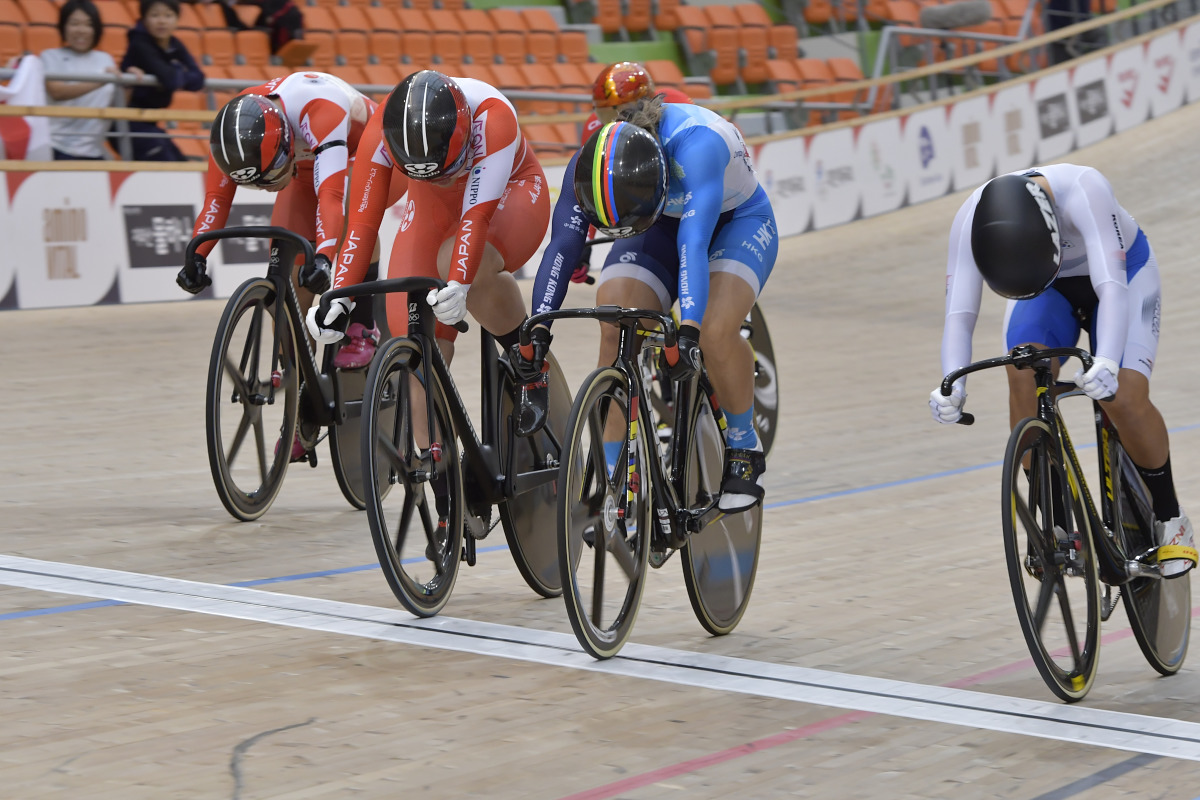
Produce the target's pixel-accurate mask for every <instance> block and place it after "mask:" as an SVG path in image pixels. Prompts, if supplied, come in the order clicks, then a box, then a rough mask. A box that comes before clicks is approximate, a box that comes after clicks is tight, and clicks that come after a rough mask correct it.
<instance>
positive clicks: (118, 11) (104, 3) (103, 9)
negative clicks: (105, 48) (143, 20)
mask: <svg viewBox="0 0 1200 800" xmlns="http://www.w3.org/2000/svg"><path fill="white" fill-rule="evenodd" d="M95 6H96V10H97V11H99V12H100V21H101V22H103V23H104V25H106V26H107V25H117V26H119V27H122V28H132V27H133V26H134V24H135V23H136V22H137V19H136V18H134V16H133V15H132V14H130V13H129V9H128V8H126V7H125V4H124V3H122V2H120V1H119V0H96V1H95Z"/></svg>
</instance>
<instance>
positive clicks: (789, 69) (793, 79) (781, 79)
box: [767, 58, 801, 94]
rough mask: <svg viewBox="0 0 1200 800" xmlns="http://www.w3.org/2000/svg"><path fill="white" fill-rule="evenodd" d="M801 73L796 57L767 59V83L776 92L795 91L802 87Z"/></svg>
mask: <svg viewBox="0 0 1200 800" xmlns="http://www.w3.org/2000/svg"><path fill="white" fill-rule="evenodd" d="M800 83H801V81H800V73H799V72H798V71H797V70H796V62H795V60H794V59H783V58H772V59H768V60H767V84H768V85H769V86H770V87H771V91H772V92H774V93H775V94H784V93H786V92H794V91H796V90H797V89H799V88H800Z"/></svg>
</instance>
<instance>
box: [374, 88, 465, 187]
mask: <svg viewBox="0 0 1200 800" xmlns="http://www.w3.org/2000/svg"><path fill="white" fill-rule="evenodd" d="M383 140H384V142H385V143H386V145H387V149H388V152H389V153H390V154H391V156H392V160H393V161H395V162H396V165H397V166H399V167H400V168H401V169H403V170H404V172H405V174H407V175H408V177H410V178H415V179H416V180H419V181H428V180H434V179H436V178H441V177H445V176H447V175H453V174H454V173H456V172H458V171H459V169H461V168H462V165H463V163H464V162H465V161H466V158H467V146H468V144H469V143H470V140H471V106H470V105H469V104H468V103H467V98H466V95H464V94H463V92H462V89H460V88H459V86H458V84H457V83H455V82H454V81H453V79H451V78H448V77H446V76H445V75H443V74H442V73H440V72H436V71H434V70H432V69H423V70H421V71H420V72H414V73H413V74H412V75H409V76H408V77H407V78H405V79H404V80H403V81H401V82H400V85H399V86H397V87H396V88H395V89H394V90H393V91H392V93H391V94H390V95H388V98H387V100H386V101H385V102H384V105H383Z"/></svg>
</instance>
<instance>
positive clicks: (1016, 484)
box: [1002, 418, 1100, 702]
mask: <svg viewBox="0 0 1200 800" xmlns="http://www.w3.org/2000/svg"><path fill="white" fill-rule="evenodd" d="M1081 485H1082V482H1081V480H1080V478H1079V475H1078V474H1077V473H1076V472H1075V469H1074V466H1073V465H1072V464H1071V463H1070V462H1069V461H1064V460H1063V458H1062V451H1061V449H1060V448H1059V446H1058V443H1057V442H1056V441H1055V439H1054V436H1053V435H1052V434H1051V432H1050V429H1049V427H1048V426H1047V425H1046V424H1045V423H1044V422H1041V421H1040V420H1037V419H1033V418H1029V419H1025V420H1023V421H1022V422H1020V423H1019V424H1018V425H1017V427H1016V428H1014V429H1013V432H1012V435H1011V437H1010V438H1009V441H1008V448H1007V450H1006V451H1005V454H1004V477H1003V481H1002V504H1003V526H1004V554H1005V557H1006V560H1007V562H1008V577H1009V582H1010V584H1011V586H1012V592H1013V600H1014V601H1015V603H1016V609H1017V619H1018V620H1019V621H1020V623H1021V631H1022V632H1023V633H1024V634H1025V642H1026V644H1027V645H1028V646H1029V652H1030V654H1031V655H1032V656H1033V661H1034V663H1035V664H1036V665H1037V668H1038V672H1040V673H1041V675H1042V678H1043V680H1045V682H1046V685H1047V686H1049V687H1050V691H1052V692H1054V694H1056V695H1057V696H1058V697H1060V698H1062V699H1063V700H1066V701H1067V702H1075V701H1077V700H1080V699H1082V698H1083V697H1084V695H1086V694H1087V693H1088V690H1089V689H1090V688H1091V687H1092V681H1093V680H1094V679H1095V677H1096V668H1097V667H1098V665H1099V655H1100V579H1099V576H1098V574H1097V570H1096V556H1095V552H1094V551H1093V549H1092V532H1091V527H1090V523H1089V520H1088V516H1087V512H1086V511H1085V509H1084V507H1083V505H1082V502H1081V499H1080V498H1079V497H1078V496H1077V494H1075V493H1077V491H1078V490H1077V489H1074V488H1073V487H1078V486H1081Z"/></svg>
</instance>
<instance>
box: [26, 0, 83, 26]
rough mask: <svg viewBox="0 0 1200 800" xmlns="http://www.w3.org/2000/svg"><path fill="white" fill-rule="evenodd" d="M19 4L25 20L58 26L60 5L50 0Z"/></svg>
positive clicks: (28, 1) (30, 22) (31, 0)
mask: <svg viewBox="0 0 1200 800" xmlns="http://www.w3.org/2000/svg"><path fill="white" fill-rule="evenodd" d="M17 5H18V7H20V9H21V13H22V14H23V15H24V16H25V21H26V22H28V23H29V24H30V25H49V26H50V27H51V28H57V27H58V6H56V5H55V4H54V3H52V2H50V0H18V3H17ZM10 19H12V20H13V21H14V22H15V21H18V20H20V17H11V18H10ZM100 21H101V22H104V17H101V18H100Z"/></svg>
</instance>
